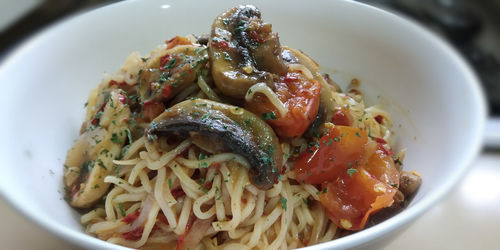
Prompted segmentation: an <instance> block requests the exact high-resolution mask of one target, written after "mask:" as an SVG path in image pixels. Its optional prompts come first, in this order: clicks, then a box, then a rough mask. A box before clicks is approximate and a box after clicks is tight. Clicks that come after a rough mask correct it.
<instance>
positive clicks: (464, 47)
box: [0, 0, 500, 116]
mask: <svg viewBox="0 0 500 250" xmlns="http://www.w3.org/2000/svg"><path fill="white" fill-rule="evenodd" d="M7 1H15V0H7ZM38 2H39V3H38V4H37V5H36V6H35V7H33V8H32V9H31V10H30V11H28V12H26V13H25V14H24V15H23V16H21V17H19V18H18V19H16V20H15V21H14V22H12V23H9V25H8V26H6V27H4V28H3V29H1V30H0V32H1V33H0V60H1V59H2V58H3V57H4V56H5V55H6V54H8V52H9V51H10V50H11V49H12V48H14V47H15V46H16V44H18V43H19V42H21V41H23V40H24V39H26V38H27V37H29V36H30V35H32V34H33V33H34V32H36V31H38V30H40V29H42V28H43V27H46V26H47V25H50V24H51V23H54V22H55V21H57V20H59V19H61V18H64V17H66V16H69V15H71V14H74V13H77V12H81V11H86V10H90V9H92V8H96V7H100V6H102V5H107V4H110V3H114V2H117V0H80V1H78V0H39V1H38ZM360 2H364V3H367V4H371V5H375V6H377V7H380V8H384V9H387V10H390V11H393V12H396V13H399V14H401V15H405V16H407V17H410V18H412V19H414V20H416V21H417V22H419V23H421V24H423V25H425V26H427V27H429V28H430V29H431V30H433V31H434V32H436V33H438V34H439V35H440V36H442V37H444V38H445V39H446V40H448V41H449V42H450V43H451V44H452V45H453V46H455V48H456V49H457V50H458V51H460V53H462V55H463V56H464V57H465V58H466V59H467V60H468V61H469V63H470V64H471V65H472V67H473V68H474V70H475V71H476V73H477V74H478V76H479V78H480V79H481V82H482V84H483V87H484V89H485V93H486V94H487V96H488V100H489V106H490V113H491V114H492V115H493V116H500V60H499V59H500V0H478V1H473V0H360ZM11 4H16V3H14V2H12V3H11Z"/></svg>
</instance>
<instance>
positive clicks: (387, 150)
mask: <svg viewBox="0 0 500 250" xmlns="http://www.w3.org/2000/svg"><path fill="white" fill-rule="evenodd" d="M386 145H387V144H386ZM378 148H379V149H380V150H382V152H384V154H386V155H387V156H391V155H393V154H394V152H392V150H390V149H387V148H386V147H385V146H383V145H380V144H379V146H378Z"/></svg>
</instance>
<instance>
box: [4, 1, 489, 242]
mask: <svg viewBox="0 0 500 250" xmlns="http://www.w3.org/2000/svg"><path fill="white" fill-rule="evenodd" d="M137 2H139V1H138V0H132V1H124V2H117V3H113V4H110V5H106V6H102V7H99V8H96V9H93V10H90V11H82V12H79V13H77V14H74V15H71V16H68V17H65V18H63V19H62V20H60V21H58V22H56V23H53V24H51V25H49V26H48V27H45V28H43V29H41V30H39V31H37V32H36V33H35V34H33V35H31V36H29V37H27V38H26V39H24V40H23V41H22V42H21V43H19V44H17V45H16V46H14V47H12V48H10V49H9V51H7V52H6V53H5V54H4V56H3V58H2V59H1V62H0V76H1V75H3V74H4V73H5V72H4V71H5V68H6V66H7V65H8V64H9V62H10V61H14V60H15V59H16V58H18V57H22V56H23V55H24V54H25V53H26V51H28V50H29V49H30V47H31V46H33V45H34V44H36V43H37V41H38V40H40V39H42V38H43V37H44V36H45V35H48V34H51V33H52V32H56V31H57V29H59V28H62V27H64V26H65V25H71V21H75V20H79V19H81V18H85V17H86V16H87V15H88V14H92V13H97V12H100V11H103V10H107V9H108V8H115V7H117V6H121V5H125V4H131V5H133V4H137ZM338 2H340V4H345V5H349V4H352V5H353V6H355V7H356V8H359V9H363V11H371V12H373V13H374V14H375V15H381V16H385V18H387V19H390V20H391V22H393V23H398V24H396V25H401V26H405V27H408V28H409V29H411V30H412V31H413V32H416V33H418V35H419V36H421V37H422V38H423V40H425V42H426V43H429V44H432V45H433V46H436V47H438V48H439V49H441V50H442V51H443V52H444V54H445V55H446V57H448V58H449V60H450V61H452V62H453V63H455V64H456V66H457V67H458V68H459V69H460V71H461V72H462V73H463V75H464V76H465V77H466V79H465V80H464V82H465V83H466V85H465V87H468V88H469V90H470V93H471V97H472V98H473V99H472V100H473V101H474V104H475V105H474V106H475V107H474V108H475V110H474V111H475V117H476V118H477V119H475V126H474V127H475V128H476V130H474V131H471V132H472V133H473V136H472V137H473V141H472V143H471V144H470V145H469V146H468V147H469V151H467V152H466V154H464V155H462V159H463V160H462V161H461V164H460V165H459V166H457V167H456V169H455V170H456V171H454V172H453V173H452V174H451V175H450V176H449V178H447V179H446V180H445V182H444V183H442V184H441V188H440V189H438V190H436V191H434V192H432V193H429V194H427V195H426V196H425V197H423V198H422V199H421V200H420V201H419V202H418V203H416V204H414V205H413V206H412V207H409V208H407V209H405V210H404V212H402V213H399V214H397V215H395V216H393V217H391V218H389V219H388V220H386V221H384V222H382V223H379V224H377V225H376V226H374V227H371V228H367V229H365V230H362V231H359V232H357V233H355V234H352V235H349V236H347V237H342V238H339V239H335V240H332V241H329V242H324V243H320V244H316V245H312V246H307V247H305V248H303V249H313V248H314V249H317V248H320V249H323V248H328V249H330V248H352V247H356V246H361V245H363V244H366V243H368V242H370V241H373V240H375V239H377V238H379V237H381V236H383V235H385V234H387V233H389V232H392V231H394V230H396V229H398V228H401V227H402V226H403V225H404V224H406V223H408V222H410V221H413V220H415V219H416V218H417V217H418V216H419V215H422V214H423V213H424V212H426V211H427V210H429V209H430V207H431V206H432V205H433V204H436V203H437V201H438V200H440V199H442V198H443V197H445V195H446V194H448V193H449V192H450V190H451V189H452V188H453V187H454V186H455V185H456V184H457V183H458V182H459V180H460V179H461V178H462V177H463V176H464V175H465V173H466V172H467V170H468V169H469V167H470V165H471V163H472V161H473V159H474V158H475V157H476V156H478V155H479V152H480V150H481V149H482V142H483V139H484V128H485V127H486V118H487V113H488V111H487V105H486V99H485V95H484V92H483V90H482V88H481V85H480V82H479V80H478V78H477V76H476V75H475V73H474V72H473V71H472V69H471V67H470V66H469V65H468V63H467V62H466V61H465V60H464V58H463V57H462V56H461V55H460V54H459V53H458V52H457V51H456V50H455V49H454V48H452V47H451V46H450V45H449V44H448V42H446V41H445V40H444V39H443V38H441V37H439V36H438V35H436V34H434V33H433V32H432V31H430V30H428V29H426V28H424V27H423V26H421V25H420V24H417V23H416V22H415V21H413V20H411V19H409V18H407V17H405V16H399V15H397V14H396V13H397V12H396V13H391V12H389V11H387V10H384V9H380V8H377V7H374V6H371V5H368V4H365V3H361V2H356V1H352V0H338ZM0 187H1V188H0V196H1V197H2V198H4V200H6V201H8V204H10V206H11V207H13V208H15V209H16V210H17V211H18V212H20V213H21V214H23V215H24V216H26V217H28V218H29V219H30V220H31V221H33V222H35V223H36V224H38V225H39V226H41V227H42V228H45V229H47V230H48V231H50V232H51V233H52V234H54V235H57V236H58V237H59V238H61V239H63V240H66V241H70V242H72V243H74V244H76V245H79V246H84V245H83V243H88V244H90V247H98V248H115V249H129V248H126V247H122V246H119V245H115V244H111V243H108V242H106V241H102V240H100V239H97V238H95V237H92V236H90V235H87V234H85V233H83V232H77V231H75V230H68V228H67V227H66V226H63V225H60V224H58V223H57V222H56V221H55V220H52V219H48V218H47V217H44V216H43V215H42V214H41V213H40V212H38V211H37V210H35V209H32V208H31V207H30V206H26V205H25V204H24V202H23V201H22V200H20V199H17V198H16V197H15V196H13V195H11V194H10V193H9V192H7V191H6V188H5V187H4V185H3V184H1V183H0ZM388 221H390V223H388ZM85 247H89V245H87V246H85Z"/></svg>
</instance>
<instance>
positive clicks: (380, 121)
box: [375, 115, 384, 124]
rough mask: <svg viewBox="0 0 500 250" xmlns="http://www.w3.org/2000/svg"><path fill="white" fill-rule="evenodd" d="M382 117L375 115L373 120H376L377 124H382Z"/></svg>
mask: <svg viewBox="0 0 500 250" xmlns="http://www.w3.org/2000/svg"><path fill="white" fill-rule="evenodd" d="M383 119H384V117H382V116H381V115H377V116H375V121H377V122H378V123H379V124H382V122H383Z"/></svg>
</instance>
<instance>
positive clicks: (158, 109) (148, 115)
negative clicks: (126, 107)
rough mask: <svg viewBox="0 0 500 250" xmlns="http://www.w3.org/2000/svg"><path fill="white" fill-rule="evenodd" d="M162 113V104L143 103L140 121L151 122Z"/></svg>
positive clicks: (163, 109)
mask: <svg viewBox="0 0 500 250" xmlns="http://www.w3.org/2000/svg"><path fill="white" fill-rule="evenodd" d="M163 111H165V106H164V105H163V103H162V102H145V103H144V105H143V107H142V114H143V118H142V119H141V120H146V121H152V120H153V119H154V118H156V117H157V116H158V115H160V114H161V113H163Z"/></svg>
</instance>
